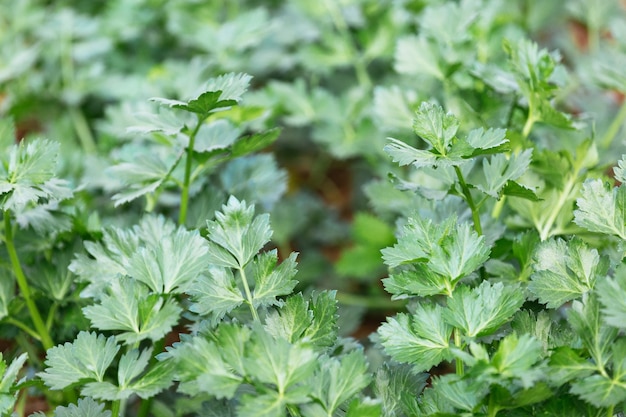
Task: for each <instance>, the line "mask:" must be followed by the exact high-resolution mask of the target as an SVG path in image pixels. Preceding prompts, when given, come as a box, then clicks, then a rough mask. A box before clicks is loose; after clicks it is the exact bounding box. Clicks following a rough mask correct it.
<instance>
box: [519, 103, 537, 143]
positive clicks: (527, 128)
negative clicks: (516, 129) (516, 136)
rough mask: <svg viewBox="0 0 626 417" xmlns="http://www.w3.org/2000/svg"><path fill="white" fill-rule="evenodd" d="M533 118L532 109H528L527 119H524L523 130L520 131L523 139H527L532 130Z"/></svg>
mask: <svg viewBox="0 0 626 417" xmlns="http://www.w3.org/2000/svg"><path fill="white" fill-rule="evenodd" d="M535 122H536V120H535V116H534V114H533V110H532V107H530V108H529V109H528V118H527V119H526V123H525V124H524V129H523V130H522V136H523V137H524V139H528V136H529V135H530V131H531V130H532V129H533V125H534V124H535Z"/></svg>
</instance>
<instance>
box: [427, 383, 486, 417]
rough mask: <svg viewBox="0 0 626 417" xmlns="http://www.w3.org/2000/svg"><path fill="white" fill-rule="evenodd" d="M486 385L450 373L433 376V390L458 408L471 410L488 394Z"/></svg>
mask: <svg viewBox="0 0 626 417" xmlns="http://www.w3.org/2000/svg"><path fill="white" fill-rule="evenodd" d="M485 388H486V387H484V386H480V385H479V384H472V383H471V381H468V380H464V379H461V377H460V376H458V375H454V374H449V375H443V376H440V377H436V378H433V383H432V390H433V391H435V392H436V395H438V396H440V397H442V398H445V399H446V401H447V402H449V404H450V405H451V406H453V407H454V408H455V409H456V410H462V411H467V412H471V411H472V410H473V409H474V408H475V407H476V406H477V405H478V404H479V403H480V401H481V400H482V398H483V397H484V396H485V395H486V394H487V390H486V389H485Z"/></svg>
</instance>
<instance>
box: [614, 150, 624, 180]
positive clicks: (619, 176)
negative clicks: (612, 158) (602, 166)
mask: <svg viewBox="0 0 626 417" xmlns="http://www.w3.org/2000/svg"><path fill="white" fill-rule="evenodd" d="M613 173H614V174H615V179H616V180H617V181H619V182H621V183H624V182H626V155H622V157H621V158H620V160H619V161H617V166H616V167H613Z"/></svg>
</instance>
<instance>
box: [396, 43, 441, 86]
mask: <svg viewBox="0 0 626 417" xmlns="http://www.w3.org/2000/svg"><path fill="white" fill-rule="evenodd" d="M394 68H395V70H396V71H397V72H398V73H400V74H427V75H430V76H432V77H435V78H437V79H440V80H443V79H445V75H444V69H442V68H441V65H440V63H439V53H438V51H437V46H436V45H433V44H432V43H431V42H429V40H428V39H427V38H426V37H425V36H419V37H418V36H405V37H403V38H400V39H399V40H398V43H397V47H396V53H395V64H394Z"/></svg>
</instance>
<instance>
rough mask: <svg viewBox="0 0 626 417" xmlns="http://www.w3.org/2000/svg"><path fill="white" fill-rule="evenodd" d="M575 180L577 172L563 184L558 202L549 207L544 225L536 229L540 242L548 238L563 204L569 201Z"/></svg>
mask: <svg viewBox="0 0 626 417" xmlns="http://www.w3.org/2000/svg"><path fill="white" fill-rule="evenodd" d="M577 178H578V171H577V172H575V173H574V174H573V175H571V176H570V177H569V179H568V181H567V184H565V187H564V188H563V191H562V192H561V195H560V196H559V200H558V201H557V203H556V204H555V205H554V206H552V207H551V209H550V215H549V216H548V218H547V219H546V221H545V223H543V225H542V227H540V228H538V231H539V237H540V239H541V241H544V240H546V239H547V238H549V237H550V231H551V229H552V226H553V225H554V222H555V221H556V218H557V217H558V216H559V213H560V212H561V209H562V208H563V206H564V205H565V202H566V201H567V200H568V199H569V196H570V194H571V192H572V189H573V188H574V186H575V185H576V179H577Z"/></svg>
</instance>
